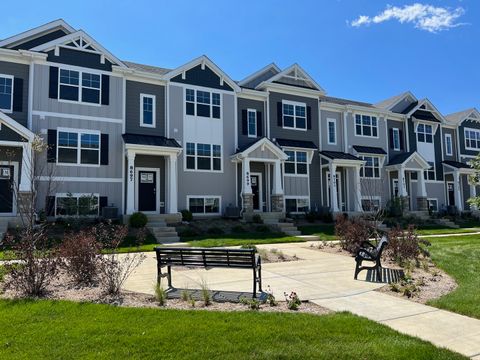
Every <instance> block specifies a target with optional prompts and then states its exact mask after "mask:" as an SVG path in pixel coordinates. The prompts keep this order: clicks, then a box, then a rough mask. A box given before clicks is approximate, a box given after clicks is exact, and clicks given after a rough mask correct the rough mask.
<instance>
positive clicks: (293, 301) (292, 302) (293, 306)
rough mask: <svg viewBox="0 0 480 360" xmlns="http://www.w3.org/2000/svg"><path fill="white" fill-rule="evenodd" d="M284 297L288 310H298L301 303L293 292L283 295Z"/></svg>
mask: <svg viewBox="0 0 480 360" xmlns="http://www.w3.org/2000/svg"><path fill="white" fill-rule="evenodd" d="M283 295H284V296H285V301H286V302H287V308H288V309H289V310H298V308H299V306H300V305H301V304H302V301H301V300H300V298H299V297H298V295H297V293H296V292H295V291H292V292H291V293H290V294H288V293H286V292H285V293H283Z"/></svg>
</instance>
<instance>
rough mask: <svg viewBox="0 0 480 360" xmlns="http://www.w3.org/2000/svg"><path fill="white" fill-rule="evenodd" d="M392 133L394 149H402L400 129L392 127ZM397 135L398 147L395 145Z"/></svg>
mask: <svg viewBox="0 0 480 360" xmlns="http://www.w3.org/2000/svg"><path fill="white" fill-rule="evenodd" d="M392 135H393V144H392V145H393V150H394V151H400V129H398V128H392ZM395 136H397V138H398V147H397V146H395Z"/></svg>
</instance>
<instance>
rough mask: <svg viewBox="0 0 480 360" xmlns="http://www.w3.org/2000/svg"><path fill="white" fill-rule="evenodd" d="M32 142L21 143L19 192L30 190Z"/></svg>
mask: <svg viewBox="0 0 480 360" xmlns="http://www.w3.org/2000/svg"><path fill="white" fill-rule="evenodd" d="M32 166H33V164H32V144H31V143H29V142H26V143H24V144H23V145H22V172H21V177H20V184H19V186H18V190H19V191H20V192H30V191H32V180H33V171H32V170H33V168H32Z"/></svg>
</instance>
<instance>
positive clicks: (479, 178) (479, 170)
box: [468, 153, 480, 209]
mask: <svg viewBox="0 0 480 360" xmlns="http://www.w3.org/2000/svg"><path fill="white" fill-rule="evenodd" d="M469 164H470V166H471V167H472V168H473V170H474V173H473V174H472V175H470V177H469V179H468V182H469V184H470V185H472V186H477V185H479V184H480V153H479V154H477V156H476V157H475V158H474V159H472V160H470V162H469ZM468 203H469V204H470V205H471V206H473V207H475V208H476V209H480V194H477V196H472V197H471V198H470V199H468Z"/></svg>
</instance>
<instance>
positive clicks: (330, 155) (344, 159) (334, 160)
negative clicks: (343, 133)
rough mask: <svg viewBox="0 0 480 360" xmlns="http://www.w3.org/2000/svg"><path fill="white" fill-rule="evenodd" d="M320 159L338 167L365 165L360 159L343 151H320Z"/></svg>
mask: <svg viewBox="0 0 480 360" xmlns="http://www.w3.org/2000/svg"><path fill="white" fill-rule="evenodd" d="M320 157H321V158H322V159H325V160H327V162H328V163H330V164H335V165H338V166H361V165H363V164H364V163H365V161H364V160H362V159H360V158H359V157H357V156H355V155H352V154H348V153H344V152H341V151H320Z"/></svg>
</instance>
